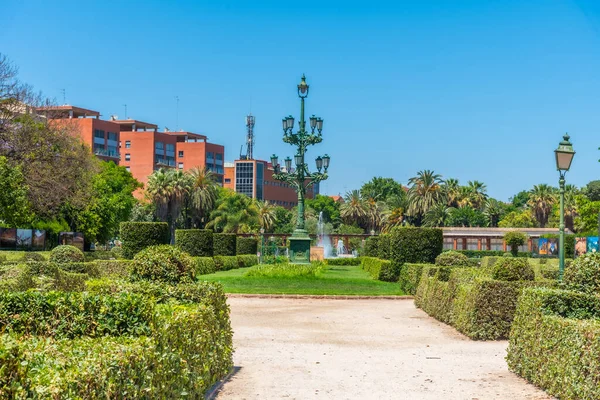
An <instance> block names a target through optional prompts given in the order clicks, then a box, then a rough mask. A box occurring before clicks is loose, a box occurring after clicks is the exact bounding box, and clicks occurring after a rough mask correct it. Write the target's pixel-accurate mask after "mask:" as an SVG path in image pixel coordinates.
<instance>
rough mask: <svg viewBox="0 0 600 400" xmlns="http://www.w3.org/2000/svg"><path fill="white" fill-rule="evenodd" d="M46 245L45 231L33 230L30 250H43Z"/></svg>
mask: <svg viewBox="0 0 600 400" xmlns="http://www.w3.org/2000/svg"><path fill="white" fill-rule="evenodd" d="M45 246H46V231H40V230H39V229H34V230H33V235H32V238H31V250H37V251H39V250H44V247H45Z"/></svg>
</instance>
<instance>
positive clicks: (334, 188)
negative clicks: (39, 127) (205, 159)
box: [0, 0, 600, 200]
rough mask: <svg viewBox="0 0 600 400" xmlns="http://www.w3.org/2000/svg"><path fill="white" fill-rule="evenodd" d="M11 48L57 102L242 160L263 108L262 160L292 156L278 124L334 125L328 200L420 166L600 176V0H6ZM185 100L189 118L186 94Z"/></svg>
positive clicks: (485, 175) (504, 192) (501, 184)
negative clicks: (303, 95) (287, 119)
mask: <svg viewBox="0 0 600 400" xmlns="http://www.w3.org/2000/svg"><path fill="white" fill-rule="evenodd" d="M0 52H2V53H5V54H6V55H8V56H9V57H10V58H11V59H12V61H14V63H16V64H17V65H18V66H19V67H20V76H21V78H22V79H23V80H25V81H27V82H29V83H31V84H33V85H34V86H35V87H36V88H37V89H40V90H42V91H43V92H44V94H46V95H47V96H49V97H53V98H56V100H57V101H58V102H60V103H62V102H63V100H62V96H63V95H62V89H65V91H66V101H67V103H69V104H74V105H78V106H81V107H86V108H91V109H94V110H98V111H100V112H101V113H102V114H103V116H104V117H105V118H109V116H110V115H111V114H117V115H118V116H119V117H123V116H124V115H123V114H124V106H123V105H124V104H127V107H128V112H127V114H128V115H127V116H128V117H131V118H135V119H140V120H143V121H147V122H153V123H156V124H158V125H159V126H160V127H161V128H164V127H165V126H166V127H168V128H170V129H172V130H173V129H176V127H177V125H178V127H179V128H180V129H185V130H189V131H193V132H200V133H204V134H206V135H208V136H209V138H210V140H211V141H213V142H216V143H219V144H223V145H225V146H226V155H225V157H226V159H227V160H228V161H232V160H233V159H235V158H237V157H238V155H239V150H240V146H241V145H242V144H243V142H244V137H245V126H244V117H245V115H246V114H247V113H248V112H250V111H251V112H252V113H253V114H254V115H255V116H256V128H255V133H256V149H255V155H256V156H257V157H256V158H262V159H268V158H269V156H270V154H271V153H273V152H275V153H277V154H278V155H279V157H280V159H281V158H283V157H285V156H287V155H293V152H292V149H291V147H290V146H289V145H287V144H284V143H283V142H282V141H281V134H282V132H281V118H282V117H283V116H285V115H288V114H293V115H294V116H295V117H296V118H298V115H299V105H300V103H299V101H298V97H297V95H296V89H295V85H296V84H297V83H298V81H299V78H300V76H301V75H302V73H305V74H306V76H307V81H308V83H309V84H310V85H311V89H310V95H309V97H308V99H307V112H308V114H309V115H310V114H313V113H314V114H316V115H317V116H321V117H323V118H324V120H325V123H324V130H323V137H324V141H323V143H321V144H320V145H317V146H316V147H313V148H311V150H310V152H309V155H310V158H314V157H316V156H317V155H319V154H323V153H329V154H330V156H331V168H330V178H329V180H328V181H326V182H324V183H323V184H322V192H325V193H327V194H338V193H342V194H343V193H344V192H346V191H347V190H350V189H353V188H357V187H359V186H360V185H361V184H362V183H364V182H366V181H368V180H369V179H371V177H373V176H384V177H392V178H395V179H397V180H399V181H401V182H402V183H404V184H406V181H407V180H408V179H409V178H410V177H411V176H414V175H415V173H416V172H417V171H419V170H421V169H433V170H435V171H436V172H437V173H440V174H442V175H443V177H445V178H450V177H452V178H458V179H459V180H460V182H461V183H463V184H466V183H467V181H468V180H475V179H476V180H480V181H483V182H485V183H486V184H487V186H488V193H489V194H490V195H491V196H494V197H497V198H499V199H501V200H507V199H508V198H509V197H510V196H512V195H513V194H515V193H516V192H518V191H520V190H523V189H528V188H530V187H531V186H533V185H534V184H537V183H550V184H553V185H556V182H557V180H558V174H557V172H556V171H555V166H554V155H553V150H554V149H555V148H556V147H557V145H558V142H559V141H560V139H561V137H562V135H563V133H564V132H565V131H568V132H569V133H570V134H571V138H572V142H573V144H574V146H575V149H576V151H577V154H576V156H575V160H574V162H573V166H572V169H571V172H570V173H569V174H568V176H567V182H568V183H575V184H577V185H579V186H581V185H584V184H585V183H587V182H588V181H590V180H593V179H600V174H599V171H600V163H598V159H599V158H600V151H598V149H597V148H598V146H600V2H599V1H597V0H556V1H555V0H494V1H484V0H473V1H466V0H465V1H463V0H455V1H450V0H444V1H442V0H439V1H426V0H422V1H417V0H413V1H389V2H381V1H349V0H346V1H335V2H334V1H325V0H321V1H316V0H308V1H303V2H299V1H298V2H289V1H281V0H278V1H275V0H272V1H215V2H206V1H181V0H179V1H152V0H145V1H133V0H132V1H106V0H103V1H99V0H98V1H57V2H50V1H33V0H31V1H29V0H1V1H0ZM176 96H178V97H179V99H180V101H179V118H178V120H179V123H178V124H177V117H176V100H175V97H176Z"/></svg>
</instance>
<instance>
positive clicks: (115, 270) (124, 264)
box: [94, 260, 133, 278]
mask: <svg viewBox="0 0 600 400" xmlns="http://www.w3.org/2000/svg"><path fill="white" fill-rule="evenodd" d="M132 264H133V261H131V260H96V261H94V265H95V266H96V269H97V270H98V273H99V276H111V277H119V278H126V277H128V276H129V275H131V269H132V267H133V265H132Z"/></svg>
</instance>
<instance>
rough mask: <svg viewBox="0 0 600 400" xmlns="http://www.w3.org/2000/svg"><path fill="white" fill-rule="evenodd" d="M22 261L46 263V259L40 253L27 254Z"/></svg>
mask: <svg viewBox="0 0 600 400" xmlns="http://www.w3.org/2000/svg"><path fill="white" fill-rule="evenodd" d="M21 261H25V262H27V261H46V257H44V256H43V255H42V254H40V253H30V252H25V253H24V254H23V257H21Z"/></svg>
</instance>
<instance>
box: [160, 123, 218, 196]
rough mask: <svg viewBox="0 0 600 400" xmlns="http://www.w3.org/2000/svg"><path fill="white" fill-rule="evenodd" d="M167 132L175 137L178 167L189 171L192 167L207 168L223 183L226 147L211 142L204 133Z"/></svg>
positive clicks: (166, 132)
mask: <svg viewBox="0 0 600 400" xmlns="http://www.w3.org/2000/svg"><path fill="white" fill-rule="evenodd" d="M164 133H165V134H167V135H169V136H172V137H175V138H176V143H175V150H176V151H177V155H176V156H177V158H176V163H177V168H178V169H182V170H184V171H189V170H190V169H192V168H202V167H204V168H206V169H208V170H210V171H212V173H213V174H214V175H215V176H216V178H217V182H218V183H219V184H220V185H223V176H224V174H225V147H224V146H221V145H219V144H214V143H209V142H208V138H207V137H206V136H204V135H201V134H198V133H192V132H185V131H179V132H172V131H165V132H164Z"/></svg>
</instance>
